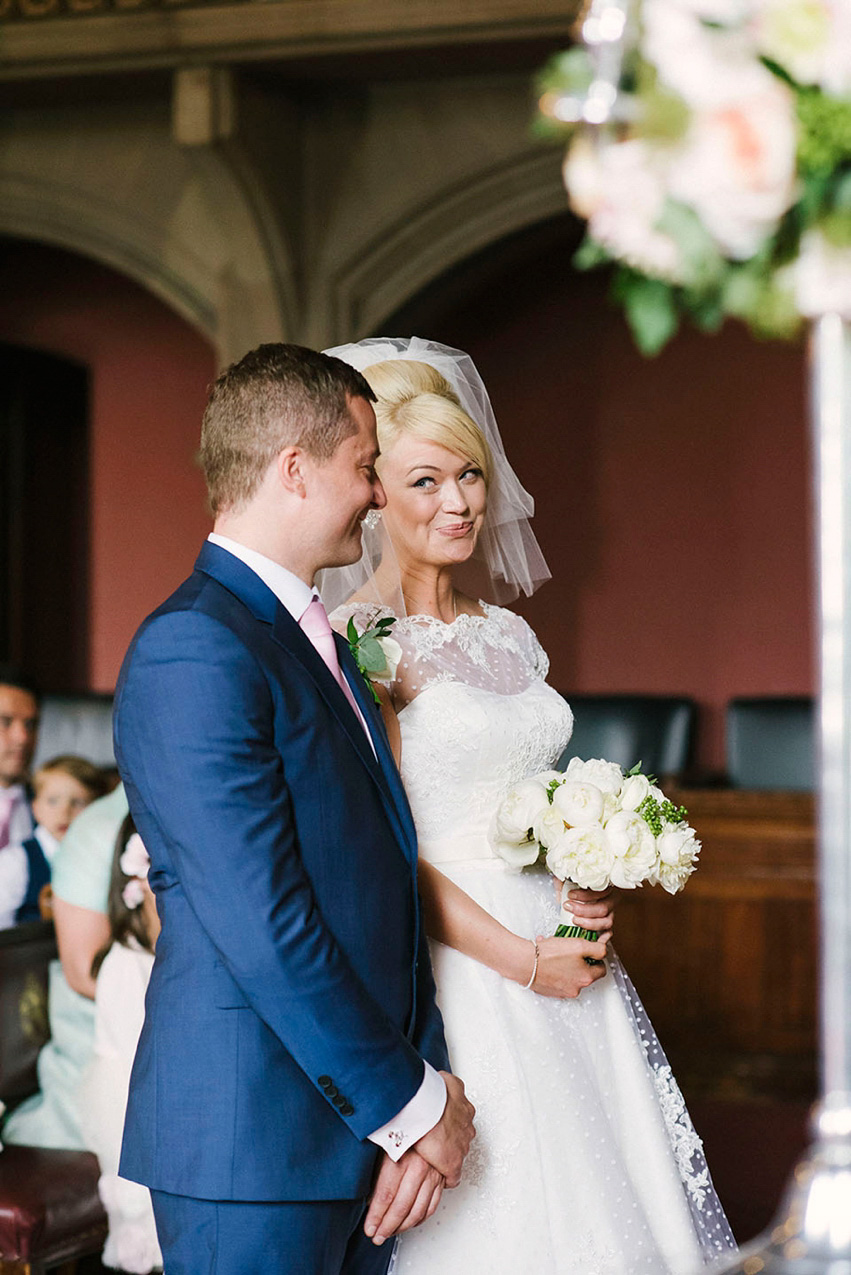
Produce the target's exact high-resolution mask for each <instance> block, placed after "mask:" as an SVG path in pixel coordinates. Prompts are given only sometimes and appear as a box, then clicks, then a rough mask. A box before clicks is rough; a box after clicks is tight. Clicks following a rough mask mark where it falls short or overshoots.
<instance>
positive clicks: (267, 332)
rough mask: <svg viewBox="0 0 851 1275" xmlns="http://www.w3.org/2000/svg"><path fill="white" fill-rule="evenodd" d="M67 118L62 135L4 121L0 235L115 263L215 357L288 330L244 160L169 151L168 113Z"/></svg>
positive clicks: (288, 303)
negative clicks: (104, 121) (100, 123)
mask: <svg viewBox="0 0 851 1275" xmlns="http://www.w3.org/2000/svg"><path fill="white" fill-rule="evenodd" d="M73 123H74V122H73V121H72V122H71V124H70V127H67V126H66V130H65V132H64V133H63V130H62V129H58V128H55V127H54V128H51V127H40V126H39V123H38V122H33V123H32V124H29V122H28V121H24V120H23V119H19V120H17V121H16V122H15V127H14V129H13V130H11V131H10V132H9V134H8V135H7V137H6V139H5V146H4V151H5V153H4V158H3V163H2V167H0V233H4V234H10V235H16V236H20V237H23V238H27V239H37V240H42V241H44V242H46V243H52V244H55V245H57V246H59V247H63V248H68V249H71V250H72V251H75V252H78V253H82V254H83V255H86V256H89V257H93V258H94V259H96V260H98V261H102V262H104V263H105V264H107V265H109V266H112V267H113V268H114V269H117V270H119V271H121V272H122V273H124V274H126V275H127V276H128V277H130V278H131V279H133V280H135V281H136V282H138V283H140V284H142V285H143V286H144V287H145V288H147V289H149V290H150V291H151V292H153V293H154V294H156V295H157V296H159V297H160V298H161V299H162V300H163V301H165V302H166V304H168V305H169V306H170V307H171V308H173V309H174V310H175V311H177V312H178V313H179V314H181V315H182V316H183V317H184V318H186V319H187V321H188V322H189V323H191V324H192V325H193V326H194V327H196V328H197V329H198V330H199V331H201V332H202V333H203V334H204V335H205V336H207V337H208V338H209V339H210V341H211V342H212V343H213V345H214V346H215V347H216V349H217V351H218V354H219V357H220V360H221V361H222V362H223V363H224V362H229V361H230V360H231V359H232V358H234V357H237V356H239V355H240V354H242V353H243V352H244V351H245V350H246V349H249V348H251V346H253V345H256V344H258V343H259V342H261V341H270V340H272V341H274V340H282V339H287V337H288V336H291V335H292V334H293V330H294V328H295V324H296V322H297V318H296V306H295V294H294V288H293V286H292V280H291V271H290V268H289V262H288V254H287V250H286V245H285V244H284V243H283V241H282V237H281V235H280V233H279V231H278V229H277V227H276V225H275V222H274V218H273V217H272V216H271V215H270V214H269V213H268V210H266V209H265V205H264V200H263V193H262V189H261V187H260V184H259V183H257V184H256V185H255V188H254V189H251V187H250V183H251V172H250V169H249V168H248V166H247V165H245V164H239V163H237V162H231V160H230V159H229V157H228V156H227V154H226V152H224V151H222V150H219V149H217V148H213V147H197V148H188V149H187V148H179V147H177V146H176V145H175V144H174V143H173V142H172V140H171V137H170V134H169V130H168V120H167V118H166V119H165V120H163V119H150V118H148V119H146V118H143V117H142V116H141V115H140V114H137V115H136V116H135V118H132V119H131V121H130V123H131V126H130V127H129V128H128V120H127V115H126V113H125V115H124V116H123V117H122V118H121V119H120V120H119V119H116V120H115V122H114V124H113V126H112V127H107V128H102V129H98V130H94V129H91V128H90V127H86V121H84V120H80V121H79V127H78V128H77V129H76V130H75V129H74V127H73ZM63 142H64V143H65V145H64V147H63ZM68 150H70V152H71V156H72V160H73V162H68V159H67V157H66V154H64V153H63V151H68Z"/></svg>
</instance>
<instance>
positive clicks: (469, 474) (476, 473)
mask: <svg viewBox="0 0 851 1275" xmlns="http://www.w3.org/2000/svg"><path fill="white" fill-rule="evenodd" d="M461 478H462V481H463V479H465V478H472V480H473V482H475V481H476V479H478V478H484V474H483V473H482V471H481V470H480V469H479V467H478V466H477V465H471V466H470V468H469V469H465V470H464V472H463V474H462V475H461Z"/></svg>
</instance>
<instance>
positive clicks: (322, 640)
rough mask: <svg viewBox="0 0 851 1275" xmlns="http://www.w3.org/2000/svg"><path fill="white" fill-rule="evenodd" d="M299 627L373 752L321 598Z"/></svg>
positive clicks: (302, 618)
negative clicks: (339, 692) (362, 731)
mask: <svg viewBox="0 0 851 1275" xmlns="http://www.w3.org/2000/svg"><path fill="white" fill-rule="evenodd" d="M299 625H300V626H301V630H302V632H303V633H304V635H305V637H309V638H310V640H311V642H312V643H313V645H314V646H315V647H316V650H317V651H318V652H319V654H320V655H321V656H322V658H323V660H324V661H325V663H326V664H327V665H328V668H329V669H330V670H331V674H332V676H333V677H334V680H335V681H336V682H337V684H338V685H339V687H340V690H341V691H342V692H343V694H344V695H345V697H346V699H347V700H348V701H349V703H350V704H351V706H352V711H353V712H354V715H355V717H356V718H357V719H358V721H359V722H360V724H361V726H362V727H363V729H364V732H365V734H366V737H367V739H369V742H370V745H371V746H372V749H373V752H374V751H375V747H374V745H373V744H372V740H371V739H370V735H369V731H368V730H367V725H366V722H365V721H364V720H363V715H362V713H361V711H360V709H359V708H358V705H357V700H356V699H355V697H354V695H353V694H352V688H351V687H350V686H349V684H348V682H347V681H346V679H345V677H344V676H343V670H342V669H341V668H340V661H339V659H338V658H337V645H336V643H335V641H334V634H333V633H332V631H331V625H330V624H329V623H328V613H327V611H326V610H325V608H324V606H323V605H322V599H321V598H316V597H314V598H313V599H312V600H311V602H310V605H309V606H308V608H307V610H306V611H305V613H304V615H303V616H302V617H301V619H300V620H299Z"/></svg>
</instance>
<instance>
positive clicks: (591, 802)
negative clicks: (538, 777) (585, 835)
mask: <svg viewBox="0 0 851 1275" xmlns="http://www.w3.org/2000/svg"><path fill="white" fill-rule="evenodd" d="M553 807H554V808H555V809H556V810H557V811H558V812H559V814H560V815H561V816H562V818H563V819H564V822H565V823H566V824H567V825H568V827H570V828H575V827H582V826H583V825H585V824H589V823H599V822H600V820H601V818H602V815H603V793H602V791H601V789H599V788H598V787H597V785H596V784H591V783H580V782H578V781H576V780H570V779H568V780H567V782H566V783H563V784H560V785H559V786H558V788H556V790H555V792H554V793H553Z"/></svg>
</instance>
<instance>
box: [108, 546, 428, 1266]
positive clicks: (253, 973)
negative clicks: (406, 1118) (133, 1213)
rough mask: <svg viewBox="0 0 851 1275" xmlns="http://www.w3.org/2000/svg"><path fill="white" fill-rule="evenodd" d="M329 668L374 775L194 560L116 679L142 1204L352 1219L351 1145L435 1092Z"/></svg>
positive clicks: (388, 853)
mask: <svg viewBox="0 0 851 1275" xmlns="http://www.w3.org/2000/svg"><path fill="white" fill-rule="evenodd" d="M337 645H338V652H339V658H340V664H341V667H342V669H343V672H344V674H345V675H346V677H347V679H348V681H349V683H350V685H351V687H352V690H353V692H354V695H355V697H356V699H357V701H358V704H359V706H360V708H361V711H362V713H363V715H364V718H365V719H366V720H367V722H368V725H369V729H370V733H371V736H372V739H373V742H374V745H375V754H373V750H372V749H371V747H370V744H369V741H368V740H367V738H366V736H365V734H364V731H363V728H362V726H361V724H360V722H358V720H357V719H356V717H355V715H354V714H353V712H352V709H351V707H350V705H349V704H348V703H347V701H346V698H345V696H344V695H343V693H342V691H341V690H340V687H339V686H338V685H337V683H336V682H335V680H334V678H333V676H332V675H331V673H330V672H329V670H328V668H327V667H326V665H325V664H324V662H323V660H322V659H321V657H320V656H319V654H318V653H317V652H316V650H315V649H314V647H313V646H312V644H311V643H310V641H309V639H308V638H307V637H306V636H305V635H304V634H303V633H302V631H301V629H300V628H299V626H298V624H297V623H296V622H295V621H294V620H293V619H292V617H291V616H290V615H289V613H288V612H287V611H286V609H285V608H284V607H283V606H282V605H281V604H280V603H279V602H278V600H277V599H276V597H275V596H274V594H273V593H272V591H271V590H270V589H269V588H267V586H266V585H265V584H264V583H263V582H262V581H261V580H260V579H259V577H258V576H257V575H255V573H254V572H253V571H252V570H251V569H250V568H249V567H247V566H246V565H245V564H244V563H242V562H241V561H239V560H238V559H237V558H235V557H234V556H232V555H231V554H229V553H228V552H227V551H226V550H224V549H221V548H219V547H218V546H215V545H212V544H210V543H208V544H206V545H205V546H204V548H203V550H202V552H201V555H200V557H199V558H198V561H197V563H196V566H195V571H194V573H193V574H192V576H191V577H190V578H189V579H188V580H187V581H186V582H185V583H184V584H183V585H182V586H181V587H180V588H179V589H178V590H177V592H176V593H175V594H173V596H172V597H171V598H170V599H169V600H168V601H167V602H166V603H164V604H163V606H161V607H160V608H159V609H158V610H157V611H155V612H154V613H153V615H151V616H150V617H149V618H148V619H147V620H146V621H145V622H144V624H143V625H142V627H141V628H140V630H139V632H138V633H137V635H136V637H135V638H134V641H133V643H132V645H131V647H130V650H129V652H128V654H127V658H126V659H125V662H124V667H123V668H122V671H121V676H120V679H119V684H118V690H117V694H116V708H115V744H116V757H117V760H118V765H119V768H120V770H121V774H122V777H123V779H124V782H125V784H126V788H127V795H128V798H129V801H130V809H131V811H132V813H133V816H134V818H135V820H136V824H137V827H138V829H139V832H140V833H141V836H142V839H143V841H144V843H145V845H146V847H147V849H148V851H149V853H150V856H151V872H150V882H151V885H152V887H153V889H154V891H155V892H156V896H157V908H158V911H159V914H160V917H161V920H162V933H161V936H160V939H159V941H158V944H157V952H156V960H155V963H154V968H153V973H152V975H151V982H150V987H149V990H148V996H147V1003H146V1018H145V1026H144V1029H143V1032H142V1037H141V1040H140V1043H139V1048H138V1052H137V1055H136V1062H135V1065H134V1068H133V1076H132V1082H131V1089H130V1101H129V1106H128V1112H127V1122H126V1127H125V1137H124V1146H123V1153H122V1159H121V1173H122V1175H124V1176H126V1177H129V1178H131V1179H133V1180H135V1181H138V1182H142V1183H145V1184H146V1185H148V1186H149V1187H151V1188H153V1189H154V1190H156V1191H158V1192H167V1193H170V1194H174V1195H179V1196H191V1197H195V1198H200V1199H204V1200H227V1201H234V1200H237V1201H255V1202H256V1201H318V1200H355V1199H358V1198H363V1197H365V1196H367V1195H368V1193H369V1190H370V1185H371V1181H372V1178H373V1175H374V1171H375V1166H376V1159H377V1156H378V1154H379V1152H378V1149H377V1148H376V1147H375V1146H374V1145H373V1144H372V1143H370V1142H369V1141H366V1139H367V1136H368V1135H369V1134H370V1133H372V1132H373V1131H374V1130H376V1129H377V1128H379V1127H380V1126H381V1125H383V1124H385V1123H386V1122H387V1121H390V1120H392V1119H393V1118H394V1116H395V1115H396V1114H397V1113H398V1112H399V1111H401V1109H402V1108H403V1107H404V1106H405V1105H406V1103H407V1102H408V1101H409V1100H410V1099H411V1098H412V1097H413V1095H414V1094H415V1093H416V1091H417V1090H418V1088H419V1086H420V1083H421V1081H422V1079H423V1072H424V1067H423V1061H422V1059H423V1058H426V1059H427V1060H428V1061H429V1062H430V1063H431V1064H432V1065H433V1066H434V1067H436V1068H438V1069H448V1059H447V1054H446V1045H445V1042H444V1038H443V1025H442V1022H441V1018H440V1013H439V1011H438V1009H437V1006H436V1004H435V999H434V984H433V980H432V975H431V966H430V962H429V957H428V950H427V946H426V943H425V937H424V933H423V930H422V926H421V922H420V913H419V904H418V897H417V889H416V855H417V847H416V834H415V830H414V825H413V822H412V818H411V813H410V810H409V807H408V803H407V800H406V798H405V794H404V791H403V788H402V785H401V782H400V780H399V776H398V772H397V771H396V767H395V765H394V763H393V759H392V756H391V754H390V750H389V748H388V745H387V740H386V736H385V734H384V730H383V726H382V724H381V719H380V714H379V713H378V712H377V710H376V708H375V706H374V703H373V701H372V698H371V696H370V694H369V691H368V688H367V687H366V685H365V683H364V682H363V679H362V677H361V675H360V673H359V672H358V670H357V668H356V666H355V664H354V661H353V660H352V658H351V655H350V653H349V650H348V646H347V644H346V643H345V642H344V641H343V640H342V639H340V638H338V639H337ZM376 754H377V755H376ZM246 1216H247V1217H248V1216H249V1214H248V1213H247V1215H246ZM246 1224H248V1223H246ZM167 1269H168V1267H167ZM198 1269H206V1267H201V1266H200V1265H199V1267H198ZM217 1269H220V1268H217ZM276 1269H278V1268H277V1267H276V1266H275V1264H274V1257H273V1255H272V1254H270V1265H269V1270H270V1271H273V1270H276ZM305 1269H310V1268H309V1266H305Z"/></svg>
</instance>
